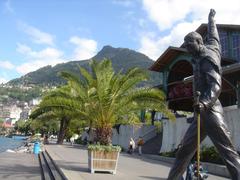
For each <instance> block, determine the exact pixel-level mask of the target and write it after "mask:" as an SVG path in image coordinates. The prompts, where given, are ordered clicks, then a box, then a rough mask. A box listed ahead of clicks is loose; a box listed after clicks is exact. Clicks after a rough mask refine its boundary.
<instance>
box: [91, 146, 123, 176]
mask: <svg viewBox="0 0 240 180" xmlns="http://www.w3.org/2000/svg"><path fill="white" fill-rule="evenodd" d="M118 157H119V151H111V152H108V151H102V150H101V151H100V150H99V151H98V150H88V168H89V169H90V171H91V173H94V172H96V171H104V172H111V173H112V174H116V170H117V163H118Z"/></svg>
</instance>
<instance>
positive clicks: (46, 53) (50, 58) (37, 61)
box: [16, 43, 66, 74]
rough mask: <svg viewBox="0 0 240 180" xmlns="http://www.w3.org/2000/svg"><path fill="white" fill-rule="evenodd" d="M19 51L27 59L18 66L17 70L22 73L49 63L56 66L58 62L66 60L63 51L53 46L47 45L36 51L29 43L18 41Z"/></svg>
mask: <svg viewBox="0 0 240 180" xmlns="http://www.w3.org/2000/svg"><path fill="white" fill-rule="evenodd" d="M17 52H19V53H21V54H23V55H24V56H25V58H26V60H27V62H25V63H23V64H21V65H20V66H18V67H17V68H16V69H17V72H19V73H21V74H26V73H28V72H31V71H35V70H37V69H39V68H41V67H44V66H47V65H52V66H54V65H56V64H58V63H62V62H65V61H66V60H65V59H64V58H63V52H62V51H60V50H58V49H55V48H51V47H47V48H45V49H43V50H40V51H34V50H32V49H31V48H30V47H28V46H27V45H25V44H21V43H18V44H17Z"/></svg>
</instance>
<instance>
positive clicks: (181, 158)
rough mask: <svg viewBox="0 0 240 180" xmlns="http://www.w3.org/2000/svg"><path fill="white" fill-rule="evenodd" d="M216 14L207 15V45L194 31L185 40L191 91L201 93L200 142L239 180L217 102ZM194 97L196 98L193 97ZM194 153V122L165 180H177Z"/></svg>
mask: <svg viewBox="0 0 240 180" xmlns="http://www.w3.org/2000/svg"><path fill="white" fill-rule="evenodd" d="M215 13H216V12H215V11H214V10H213V9H211V10H210V13H209V16H208V34H207V35H208V39H207V44H204V43H203V39H202V37H201V35H200V34H198V33H197V32H191V33H189V34H188V35H187V36H185V38H184V44H185V47H186V48H187V50H188V52H189V53H190V54H191V55H192V56H193V60H192V65H193V75H194V79H193V90H194V91H193V92H194V93H196V92H197V91H199V92H200V97H199V103H196V101H195V103H194V109H195V111H197V112H199V113H200V132H201V135H200V137H201V138H200V139H201V141H203V140H204V139H205V137H206V136H207V135H208V136H209V137H210V139H211V140H212V142H213V144H214V145H215V147H216V148H217V150H218V152H219V154H220V156H221V157H222V158H223V160H224V162H225V164H226V166H227V169H228V171H229V173H230V175H231V178H232V179H233V180H240V158H239V155H238V153H237V151H236V150H235V148H234V147H233V144H232V141H231V138H230V132H229V130H228V127H227V124H226V122H225V120H224V114H223V108H222V105H221V103H220V101H219V99H218V97H219V95H220V93H221V87H222V82H221V81H222V79H221V72H222V71H221V48H220V40H219V35H218V31H217V27H216V24H215V22H214V16H215ZM194 96H196V95H195V94H194ZM196 150H197V120H196V119H195V120H194V121H193V122H192V124H191V125H190V127H189V128H188V130H187V132H186V134H185V136H184V138H183V141H182V147H181V148H180V149H179V150H178V152H177V155H176V159H175V162H174V164H173V166H172V168H171V170H170V172H169V175H168V180H179V179H181V177H182V174H183V173H184V171H185V170H186V168H187V166H188V164H189V162H190V160H191V159H192V157H193V155H194V154H195V152H196Z"/></svg>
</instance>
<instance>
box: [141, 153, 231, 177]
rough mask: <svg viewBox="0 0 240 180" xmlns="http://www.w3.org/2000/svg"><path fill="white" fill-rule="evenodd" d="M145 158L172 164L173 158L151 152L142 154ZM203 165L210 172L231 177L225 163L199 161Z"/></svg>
mask: <svg viewBox="0 0 240 180" xmlns="http://www.w3.org/2000/svg"><path fill="white" fill-rule="evenodd" d="M144 156H145V157H147V158H150V159H153V160H158V161H163V162H166V163H169V164H173V162H174V160H175V158H171V157H163V156H158V155H151V154H145V155H144ZM201 163H202V165H203V167H204V168H206V169H207V171H208V172H209V173H211V174H214V175H217V176H222V177H227V178H231V176H230V174H229V172H228V169H227V168H226V166H225V165H219V164H213V163H207V162H201Z"/></svg>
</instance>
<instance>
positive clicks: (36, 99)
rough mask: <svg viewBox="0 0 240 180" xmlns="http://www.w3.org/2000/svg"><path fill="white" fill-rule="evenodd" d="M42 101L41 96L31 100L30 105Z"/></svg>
mask: <svg viewBox="0 0 240 180" xmlns="http://www.w3.org/2000/svg"><path fill="white" fill-rule="evenodd" d="M40 102H41V98H35V99H32V100H31V101H29V106H36V105H38V104H39V103H40Z"/></svg>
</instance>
